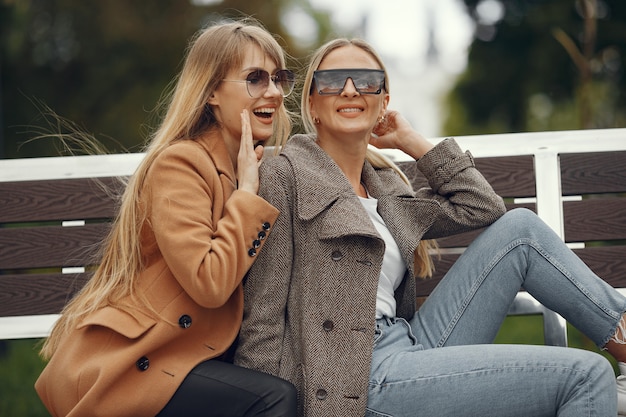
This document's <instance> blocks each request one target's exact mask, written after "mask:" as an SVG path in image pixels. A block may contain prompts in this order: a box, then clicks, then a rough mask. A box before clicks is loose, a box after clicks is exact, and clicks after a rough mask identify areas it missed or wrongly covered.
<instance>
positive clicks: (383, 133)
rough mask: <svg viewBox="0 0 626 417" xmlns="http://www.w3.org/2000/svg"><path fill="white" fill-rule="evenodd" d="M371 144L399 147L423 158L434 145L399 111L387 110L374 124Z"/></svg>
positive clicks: (387, 147)
mask: <svg viewBox="0 0 626 417" xmlns="http://www.w3.org/2000/svg"><path fill="white" fill-rule="evenodd" d="M372 133H373V135H372V137H371V138H370V144H371V145H372V146H375V147H376V148H378V149H399V150H401V151H402V152H404V153H406V154H409V155H411V156H412V157H413V158H415V159H419V158H421V157H422V156H423V155H424V154H425V153H426V152H428V151H429V150H430V149H431V148H432V147H433V145H432V143H430V142H428V141H427V140H426V139H425V138H424V137H423V136H422V135H420V134H419V133H417V132H416V131H415V130H414V129H413V128H412V127H411V125H410V124H409V122H408V121H407V120H406V119H405V118H404V117H402V115H401V114H400V113H398V112H397V111H387V112H386V113H385V116H384V117H383V118H382V120H381V121H380V122H379V123H378V124H377V125H376V126H374V129H373V131H372Z"/></svg>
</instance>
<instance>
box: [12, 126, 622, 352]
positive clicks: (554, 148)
mask: <svg viewBox="0 0 626 417" xmlns="http://www.w3.org/2000/svg"><path fill="white" fill-rule="evenodd" d="M442 139H443V138H436V139H432V141H433V142H434V143H437V142H439V141H441V140H442ZM455 139H456V140H457V141H458V143H459V144H460V146H461V148H463V149H468V150H470V151H471V153H472V154H473V155H474V156H475V157H477V158H483V157H500V156H516V155H533V156H534V163H535V182H536V205H537V214H538V216H539V217H540V218H541V219H543V220H544V221H545V222H546V223H547V224H548V225H549V226H550V227H551V228H552V229H553V230H554V231H555V232H556V233H557V234H558V235H559V236H560V237H561V238H563V236H564V232H563V230H564V225H563V208H562V207H563V205H562V202H563V197H562V193H561V179H560V169H559V158H558V156H559V154H560V153H580V152H610V151H623V150H626V129H603V130H579V131H558V132H535V133H511V134H494V135H476V136H462V137H456V138H455ZM384 153H385V154H386V155H387V156H389V157H390V158H391V159H392V160H394V161H396V162H401V161H408V160H410V157H409V156H408V155H406V154H404V153H402V152H400V151H390V150H385V151H384ZM143 156H144V155H143V154H141V153H134V154H113V155H93V156H64V157H50V158H24V159H9V160H0V181H29V180H46V179H58V178H63V179H70V178H92V177H110V176H128V175H132V174H133V172H134V171H135V169H136V167H137V165H138V164H139V162H140V161H141V159H142V158H143ZM622 291H623V290H622ZM623 292H624V291H623ZM510 314H543V319H544V337H545V343H546V344H549V345H555V346H566V345H567V327H566V322H565V320H564V319H563V318H562V317H560V316H559V315H557V314H556V313H554V312H552V311H551V310H548V309H547V308H545V307H544V306H542V305H541V304H540V303H539V302H538V301H536V300H535V299H533V298H532V297H531V296H530V295H528V294H527V293H524V292H520V293H519V294H518V296H517V298H516V300H515V302H514V304H513V305H512V306H511V310H510ZM58 317H59V316H58V314H48V315H36V316H12V317H0V340H2V339H25V338H40V337H46V336H47V335H48V334H49V332H50V329H51V327H52V325H53V324H54V322H55V321H56V320H57V319H58Z"/></svg>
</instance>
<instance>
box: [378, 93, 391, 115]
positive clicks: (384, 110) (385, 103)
mask: <svg viewBox="0 0 626 417" xmlns="http://www.w3.org/2000/svg"><path fill="white" fill-rule="evenodd" d="M389 100H390V97H389V94H387V93H385V96H384V97H383V105H382V108H381V109H380V116H381V117H382V116H384V115H385V113H387V106H388V105H389Z"/></svg>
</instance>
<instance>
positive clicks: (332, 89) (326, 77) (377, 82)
mask: <svg viewBox="0 0 626 417" xmlns="http://www.w3.org/2000/svg"><path fill="white" fill-rule="evenodd" d="M348 78H349V79H351V80H352V84H354V88H356V90H357V91H358V92H359V94H380V93H381V92H382V91H383V90H384V89H385V71H383V70H380V69H330V70H317V71H315V72H314V73H313V84H314V86H315V91H317V94H319V95H321V96H331V95H339V94H341V92H342V91H343V89H344V88H345V86H346V82H348ZM313 90H314V89H313V86H312V87H311V92H313Z"/></svg>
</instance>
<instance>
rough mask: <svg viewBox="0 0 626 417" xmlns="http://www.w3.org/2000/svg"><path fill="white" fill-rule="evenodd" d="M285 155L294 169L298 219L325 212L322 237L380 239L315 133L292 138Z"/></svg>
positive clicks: (341, 173) (306, 218)
mask: <svg viewBox="0 0 626 417" xmlns="http://www.w3.org/2000/svg"><path fill="white" fill-rule="evenodd" d="M282 155H284V156H285V157H286V158H287V159H288V160H289V161H290V163H291V166H292V168H293V173H294V181H295V193H296V207H297V213H298V216H299V218H300V219H301V220H304V221H308V220H312V219H314V218H316V217H318V216H320V215H323V219H322V221H321V230H320V232H319V237H320V238H322V239H332V238H337V237H341V236H348V235H363V236H370V237H375V238H378V239H380V237H379V235H378V233H377V232H376V228H375V227H374V225H373V224H372V222H371V221H370V220H369V217H368V215H367V213H366V212H365V209H364V208H363V205H362V204H361V202H360V201H359V198H358V197H357V196H356V194H355V193H354V190H353V189H352V186H351V185H350V183H349V182H348V179H347V178H346V177H345V175H344V174H343V172H342V171H341V169H340V168H339V166H337V164H336V163H335V162H334V161H333V160H332V158H330V157H329V156H328V154H326V152H324V151H323V150H322V149H321V148H320V147H319V146H318V145H317V144H316V143H315V141H314V137H313V136H307V135H296V136H294V137H292V138H291V139H290V140H289V142H287V145H285V147H284V149H283V151H282Z"/></svg>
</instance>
